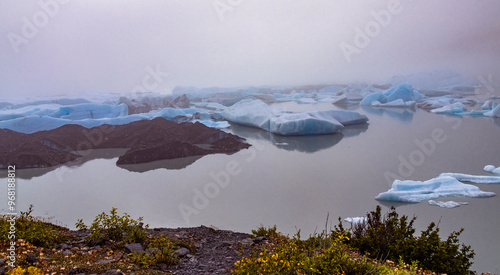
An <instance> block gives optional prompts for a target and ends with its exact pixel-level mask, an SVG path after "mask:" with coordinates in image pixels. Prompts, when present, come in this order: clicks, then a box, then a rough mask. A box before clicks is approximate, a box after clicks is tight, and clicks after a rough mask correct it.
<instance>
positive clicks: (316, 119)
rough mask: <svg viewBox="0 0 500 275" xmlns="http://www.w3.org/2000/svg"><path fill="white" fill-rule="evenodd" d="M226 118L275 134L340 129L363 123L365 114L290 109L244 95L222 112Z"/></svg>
mask: <svg viewBox="0 0 500 275" xmlns="http://www.w3.org/2000/svg"><path fill="white" fill-rule="evenodd" d="M221 115H222V117H223V118H224V119H226V120H228V121H231V122H234V123H237V124H242V125H246V126H252V127H257V128H261V129H264V130H266V131H269V132H271V133H275V134H279V135H319V134H333V133H337V132H340V131H341V130H342V128H343V127H344V125H343V123H345V125H350V124H356V123H366V122H367V121H368V118H367V117H366V116H364V115H361V114H358V113H356V112H352V111H336V110H329V111H317V112H301V113H290V112H284V111H281V110H278V109H274V108H272V107H270V106H269V105H267V104H266V103H264V102H262V101H260V100H251V99H244V100H242V101H240V102H238V103H236V104H234V105H233V106H231V107H228V108H226V109H225V110H224V111H223V112H222V114H221Z"/></svg>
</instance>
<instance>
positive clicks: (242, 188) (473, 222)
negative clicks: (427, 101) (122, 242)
mask: <svg viewBox="0 0 500 275" xmlns="http://www.w3.org/2000/svg"><path fill="white" fill-rule="evenodd" d="M274 107H276V108H279V109H283V110H289V111H306V110H328V109H338V108H337V107H335V106H333V105H332V104H327V103H318V104H297V103H293V102H287V103H277V104H274ZM476 108H478V107H476ZM348 109H350V110H354V111H357V112H360V113H362V114H365V115H367V116H368V118H369V123H368V124H367V125H357V126H349V127H346V128H345V129H344V131H343V134H336V135H324V136H311V137H282V136H276V135H272V134H269V133H267V132H265V131H261V130H258V129H253V128H248V127H242V126H237V125H233V126H232V127H231V128H230V129H228V130H227V131H230V132H232V133H234V134H237V135H239V136H241V137H244V138H246V139H247V141H248V142H249V143H251V144H252V145H254V146H252V147H251V148H250V149H247V150H243V151H240V152H238V153H236V154H233V155H222V154H219V155H209V156H205V157H203V158H189V159H183V160H176V161H165V162H160V163H150V164H145V165H135V166H132V165H131V166H126V167H125V166H124V167H118V166H116V164H115V163H116V160H117V156H118V154H119V153H120V151H119V150H118V151H117V150H114V151H113V150H105V151H103V150H96V151H93V152H90V154H89V156H88V157H87V159H86V160H85V161H84V162H83V163H75V164H73V165H71V166H61V167H57V168H51V169H27V170H17V172H16V176H17V183H18V185H17V200H16V202H17V206H18V210H21V211H23V210H25V209H27V208H28V206H29V205H30V204H33V205H34V209H35V211H34V214H35V215H39V216H43V217H46V218H49V219H51V220H52V221H53V222H57V223H59V224H61V225H65V226H68V227H70V228H74V224H75V222H76V221H77V220H78V219H80V218H81V219H83V220H84V221H85V222H86V223H87V224H90V223H91V222H92V220H93V218H94V217H95V216H96V215H97V214H99V213H101V212H103V211H109V210H110V209H111V207H117V208H118V211H119V213H120V214H121V213H123V212H126V213H128V214H130V215H131V216H132V217H134V218H137V217H139V216H143V217H144V221H145V223H147V224H149V225H150V227H188V226H199V225H206V226H214V227H217V228H220V229H227V230H234V231H240V232H250V231H251V230H252V229H255V228H257V227H258V226H260V225H264V226H272V225H277V228H278V230H279V231H281V232H283V233H286V234H290V235H293V234H294V233H296V232H297V230H298V229H301V235H302V236H304V237H305V236H308V235H309V234H311V233H313V232H315V231H316V232H320V231H321V230H323V229H324V227H325V222H326V219H327V216H329V226H331V227H333V226H334V225H336V224H337V222H338V221H337V219H338V217H342V219H344V218H347V217H358V216H364V215H365V214H366V213H367V212H368V211H371V210H374V209H375V207H376V205H381V206H382V207H383V212H387V211H388V210H389V208H390V207H391V206H395V207H396V208H397V211H398V213H400V214H406V215H408V216H410V217H413V216H417V221H416V226H417V229H418V231H417V232H419V231H420V230H425V229H426V227H427V225H428V224H429V223H430V222H439V227H440V229H441V233H442V237H443V238H444V237H446V236H448V235H449V233H451V232H452V231H457V230H459V229H460V228H462V227H463V228H464V229H465V231H464V232H463V233H462V235H461V236H460V241H461V242H463V243H465V244H467V245H471V246H472V249H474V250H475V252H476V256H475V259H474V262H475V264H474V265H473V269H474V270H477V271H479V272H488V271H490V272H493V273H498V272H499V269H500V263H499V261H498V259H499V257H498V248H499V247H500V238H499V237H498V234H499V233H498V232H499V230H498V228H499V227H500V212H499V211H498V210H499V209H500V197H499V196H495V197H491V198H481V199H480V198H464V197H454V198H442V199H438V200H443V201H448V200H453V201H459V202H468V203H469V204H468V205H462V206H460V207H458V208H453V209H445V208H440V207H437V206H431V205H429V204H428V203H427V202H426V201H424V202H421V203H417V204H403V203H391V202H383V201H377V200H375V197H376V196H377V195H378V194H379V193H381V192H385V191H387V190H388V189H389V188H390V187H391V183H392V182H390V177H389V176H388V175H395V176H397V177H398V178H399V179H412V180H428V179H431V178H434V177H436V176H438V175H439V174H440V173H444V172H458V173H468V174H474V175H488V173H487V172H484V171H483V167H484V166H485V165H487V164H492V165H494V166H500V146H499V140H500V139H499V137H500V119H498V118H497V119H491V118H485V117H470V116H466V117H463V118H462V117H455V116H445V115H437V114H432V113H428V112H426V111H424V110H421V109H416V110H412V109H398V108H394V109H381V108H363V107H360V106H352V107H350V108H348ZM419 144H420V145H419ZM422 144H426V146H427V147H422V146H423V145H422ZM158 167H169V168H170V169H168V170H167V169H164V168H158ZM4 172H5V171H2V172H1V173H0V177H1V178H3V179H2V180H5V173H4ZM216 181H219V185H217V184H216V183H215V182H216ZM221 186H222V187H221ZM477 186H479V188H480V189H481V190H483V191H491V192H495V193H497V194H498V195H500V184H490V185H487V184H477ZM4 190H5V191H4ZM4 190H2V191H1V192H0V194H1V197H0V204H1V205H2V207H0V209H1V210H2V211H5V210H6V205H7V194H6V188H5V189H4ZM4 206H5V207H4ZM182 211H184V214H183V212H182ZM344 225H345V226H349V224H347V223H344Z"/></svg>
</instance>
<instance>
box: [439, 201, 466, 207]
mask: <svg viewBox="0 0 500 275" xmlns="http://www.w3.org/2000/svg"><path fill="white" fill-rule="evenodd" d="M429 204H430V205H435V206H439V207H443V208H455V207H459V206H460V205H467V204H469V203H468V202H456V201H435V200H429Z"/></svg>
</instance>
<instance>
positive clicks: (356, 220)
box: [344, 217, 367, 225]
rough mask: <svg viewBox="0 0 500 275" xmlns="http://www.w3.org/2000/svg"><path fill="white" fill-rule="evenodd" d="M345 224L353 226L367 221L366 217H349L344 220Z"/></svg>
mask: <svg viewBox="0 0 500 275" xmlns="http://www.w3.org/2000/svg"><path fill="white" fill-rule="evenodd" d="M344 221H345V222H348V223H350V224H352V225H354V224H358V223H365V222H366V221H367V219H366V217H349V218H345V219H344Z"/></svg>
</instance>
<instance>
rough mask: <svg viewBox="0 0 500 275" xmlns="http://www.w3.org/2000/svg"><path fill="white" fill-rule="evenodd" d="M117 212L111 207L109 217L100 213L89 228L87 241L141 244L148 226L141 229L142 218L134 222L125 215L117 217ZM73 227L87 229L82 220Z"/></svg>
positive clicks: (145, 236)
mask: <svg viewBox="0 0 500 275" xmlns="http://www.w3.org/2000/svg"><path fill="white" fill-rule="evenodd" d="M117 210H118V209H117V208H115V207H112V208H111V210H110V211H109V215H108V214H107V213H105V212H102V213H101V214H99V215H97V216H96V217H95V219H94V222H92V225H91V226H90V231H91V234H90V236H88V238H87V241H90V242H94V243H101V242H104V241H108V240H113V241H116V242H125V243H142V242H144V241H145V240H146V238H147V232H146V229H147V228H148V225H146V226H145V227H143V224H142V217H139V218H138V219H137V220H134V219H132V218H130V215H128V214H127V213H124V214H123V216H119V215H118V214H117ZM75 226H76V227H77V228H80V229H86V228H87V227H86V225H85V224H84V223H83V222H82V220H79V221H78V222H77V223H76V224H75Z"/></svg>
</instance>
